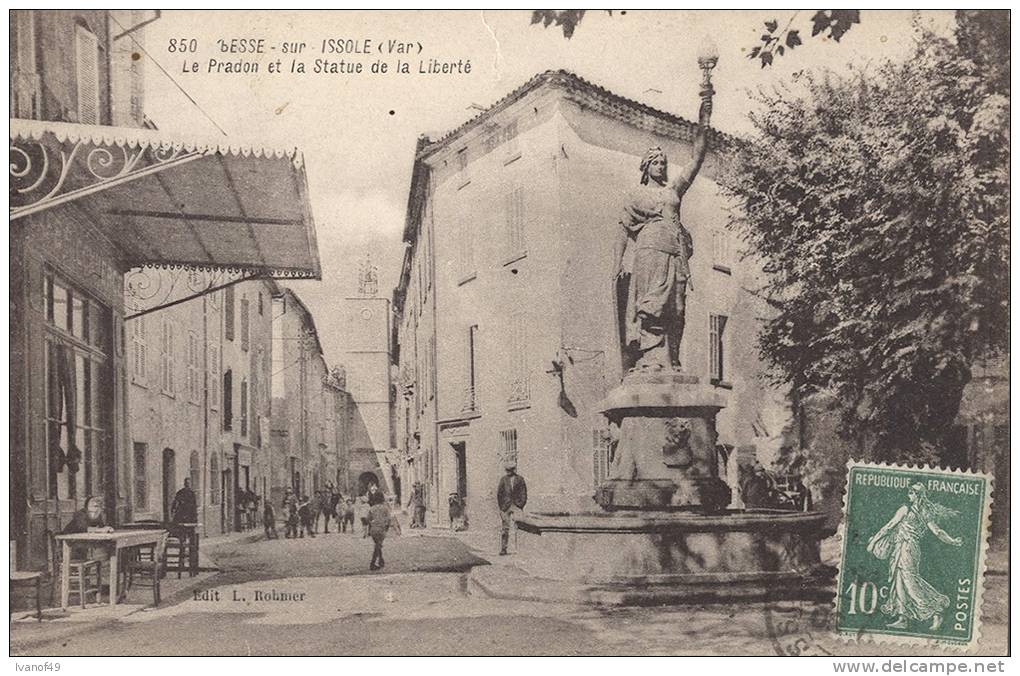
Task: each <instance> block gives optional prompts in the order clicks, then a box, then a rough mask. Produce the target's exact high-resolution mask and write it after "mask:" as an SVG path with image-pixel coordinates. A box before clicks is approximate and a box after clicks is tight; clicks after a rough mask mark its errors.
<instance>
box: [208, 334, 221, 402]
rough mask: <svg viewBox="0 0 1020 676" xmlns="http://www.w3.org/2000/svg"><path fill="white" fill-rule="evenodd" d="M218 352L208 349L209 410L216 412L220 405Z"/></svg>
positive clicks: (217, 350)
mask: <svg viewBox="0 0 1020 676" xmlns="http://www.w3.org/2000/svg"><path fill="white" fill-rule="evenodd" d="M219 381H220V351H219V348H217V347H210V348H209V408H211V409H213V410H216V408H217V407H218V406H219V405H220V387H219V385H220V382H219Z"/></svg>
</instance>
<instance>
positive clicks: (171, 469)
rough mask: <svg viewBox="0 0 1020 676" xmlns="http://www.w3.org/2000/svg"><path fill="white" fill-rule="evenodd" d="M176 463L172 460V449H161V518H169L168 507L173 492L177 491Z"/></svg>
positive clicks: (166, 519)
mask: <svg viewBox="0 0 1020 676" xmlns="http://www.w3.org/2000/svg"><path fill="white" fill-rule="evenodd" d="M176 468H177V464H176V461H175V460H174V449H172V448H164V449H163V520H164V521H169V520H170V516H171V514H170V507H171V506H172V505H173V502H174V494H175V493H176V492H177V491H176V487H177V477H176Z"/></svg>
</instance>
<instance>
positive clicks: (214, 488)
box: [209, 452, 220, 505]
mask: <svg viewBox="0 0 1020 676" xmlns="http://www.w3.org/2000/svg"><path fill="white" fill-rule="evenodd" d="M209 504H212V505H218V504H220V461H219V457H218V456H217V455H216V453H215V452H214V453H213V454H212V455H211V456H209Z"/></svg>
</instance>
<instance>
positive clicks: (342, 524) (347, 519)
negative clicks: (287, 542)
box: [262, 487, 367, 540]
mask: <svg viewBox="0 0 1020 676" xmlns="http://www.w3.org/2000/svg"><path fill="white" fill-rule="evenodd" d="M282 508H283V519H284V537H287V538H303V537H304V536H305V534H306V533H307V534H308V537H315V535H316V534H317V533H318V532H319V519H320V517H321V518H323V519H324V524H323V526H324V528H323V533H326V534H328V533H329V522H330V519H333V520H334V521H335V522H336V529H337V532H338V533H339V532H345V533H346V532H347V528H348V526H349V527H350V529H351V531H352V532H353V531H354V520H355V512H356V511H357V503H356V502H355V500H354V498H348V499H347V500H344V497H343V495H341V494H340V493H339V492H338V491H336V490H333V488H332V487H327V488H326V490H322V491H316V492H315V497H313V498H309V497H308V495H302V496H301V497H300V498H299V497H298V495H297V494H296V493H295V492H294V489H292V488H288V489H287V491H286V493H285V494H284V496H283V505H282ZM366 509H367V507H366ZM262 526H263V528H264V529H265V532H266V539H269V540H271V539H274V538H277V537H279V535H278V533H277V531H276V510H275V509H274V508H273V505H272V503H271V502H270V501H269V500H266V502H265V508H264V509H263V511H262Z"/></svg>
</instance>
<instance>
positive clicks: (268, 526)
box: [262, 500, 280, 540]
mask: <svg viewBox="0 0 1020 676" xmlns="http://www.w3.org/2000/svg"><path fill="white" fill-rule="evenodd" d="M262 528H263V529H265V531H266V539H267V540H276V539H279V537H280V536H279V535H278V534H277V533H276V512H275V511H274V510H273V503H272V502H270V501H269V500H266V501H265V507H264V508H263V510H262Z"/></svg>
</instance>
